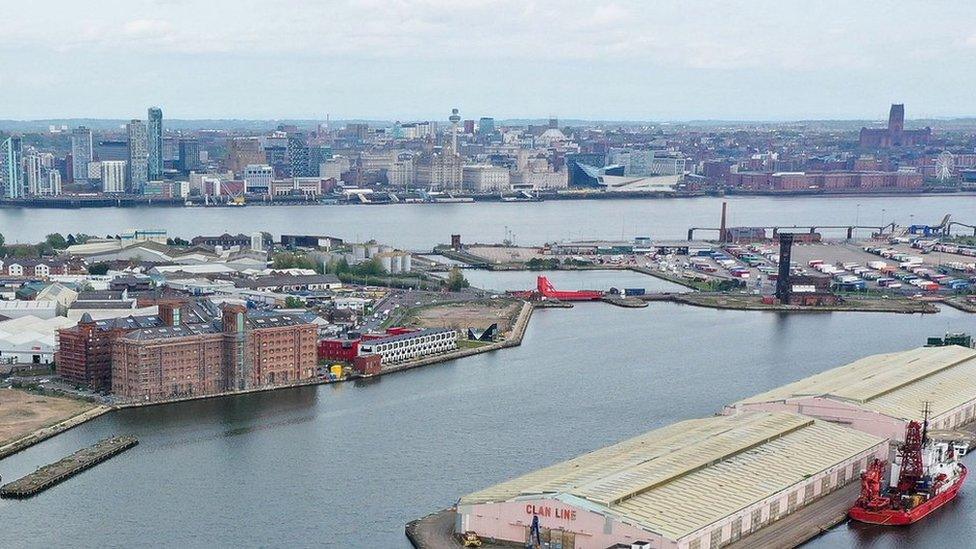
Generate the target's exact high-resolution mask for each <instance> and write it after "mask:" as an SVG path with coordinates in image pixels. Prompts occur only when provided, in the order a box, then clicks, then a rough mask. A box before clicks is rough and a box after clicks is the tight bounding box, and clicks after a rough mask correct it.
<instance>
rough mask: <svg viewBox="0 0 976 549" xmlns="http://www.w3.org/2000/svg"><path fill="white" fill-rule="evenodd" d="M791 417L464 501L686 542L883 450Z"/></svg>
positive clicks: (727, 420) (580, 466) (613, 457)
mask: <svg viewBox="0 0 976 549" xmlns="http://www.w3.org/2000/svg"><path fill="white" fill-rule="evenodd" d="M884 442H885V441H884V439H881V438H879V437H875V436H873V435H869V434H866V433H862V432H858V431H854V430H851V429H847V428H845V427H840V426H837V425H833V424H830V423H826V422H822V421H819V420H814V419H811V418H807V417H803V416H798V415H795V414H786V413H770V412H752V413H741V414H736V415H731V416H717V417H709V418H704V419H693V420H689V421H682V422H680V423H675V424H673V425H669V426H667V427H663V428H661V429H657V430H654V431H651V432H649V433H646V434H643V435H640V436H638V437H635V438H632V439H630V440H626V441H624V442H620V443H618V444H615V445H613V446H608V447H606V448H603V449H600V450H596V451H594V452H591V453H589V454H586V455H583V456H580V457H578V458H575V459H571V460H569V461H565V462H563V463H559V464H556V465H553V466H551V467H547V468H545V469H541V470H539V471H536V472H534V473H529V474H527V475H525V476H522V477H519V478H516V479H514V480H510V481H508V482H503V483H502V484H498V485H496V486H493V487H491V488H488V489H485V490H482V491H480V492H475V493H474V494H470V495H468V496H465V497H463V498H461V502H460V503H461V504H462V505H469V504H477V503H490V502H501V501H507V500H512V499H537V498H539V497H546V498H555V499H561V500H564V501H567V502H568V503H572V504H576V505H582V506H584V507H589V508H591V509H593V510H595V511H596V512H599V513H602V514H605V515H610V516H615V517H617V518H619V519H620V520H623V521H626V522H630V523H633V524H636V525H638V526H640V527H642V528H646V529H648V530H650V531H653V532H657V533H660V534H662V535H663V536H665V537H667V538H668V539H671V540H679V539H681V538H682V537H684V536H687V535H688V534H691V533H693V532H696V531H698V530H700V529H702V528H704V527H706V526H708V525H710V524H712V523H714V522H716V521H718V520H721V519H722V518H724V517H726V516H728V515H729V514H731V513H734V512H736V511H738V510H740V509H743V508H745V507H747V506H749V505H751V504H753V503H756V502H759V501H761V500H763V499H765V498H768V497H770V496H772V495H774V494H776V493H778V492H781V491H783V490H786V489H788V488H790V487H791V486H794V485H796V484H797V483H800V482H803V481H804V480H805V479H807V478H808V477H809V476H810V475H814V474H816V473H819V472H821V471H825V470H828V469H830V468H832V467H834V466H835V465H837V464H838V463H840V462H842V461H844V460H846V459H849V458H851V457H853V456H856V455H858V454H860V453H862V452H865V451H867V450H870V449H871V448H873V447H875V446H877V445H879V444H883V443H884Z"/></svg>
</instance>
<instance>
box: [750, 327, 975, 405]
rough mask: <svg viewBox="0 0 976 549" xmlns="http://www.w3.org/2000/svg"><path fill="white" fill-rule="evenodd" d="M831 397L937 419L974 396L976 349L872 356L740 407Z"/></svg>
mask: <svg viewBox="0 0 976 549" xmlns="http://www.w3.org/2000/svg"><path fill="white" fill-rule="evenodd" d="M809 396H829V397H831V398H835V399H837V400H842V401H845V402H851V403H854V404H856V405H858V406H859V407H861V408H864V409H866V410H871V411H875V412H878V413H881V414H885V415H888V416H891V417H896V418H901V419H922V417H921V416H922V408H923V406H924V403H925V402H928V403H929V408H930V410H931V413H932V417H937V416H939V415H940V414H943V413H945V412H947V411H949V410H951V409H953V408H955V407H957V406H960V405H962V404H965V403H966V402H968V401H970V400H973V398H974V396H976V350H974V349H968V348H966V347H960V346H957V345H950V346H946V347H919V348H917V349H912V350H910V351H904V352H900V353H887V354H881V355H872V356H869V357H865V358H862V359H860V360H857V361H854V362H852V363H850V364H847V365H846V366H841V367H839V368H834V369H832V370H827V371H826V372H822V373H819V374H816V375H813V376H810V377H808V378H805V379H801V380H799V381H796V382H793V383H790V384H788V385H784V386H782V387H779V388H777V389H773V390H772V391H768V392H765V393H762V394H759V395H756V396H754V397H750V398H747V399H745V400H742V401H740V402H738V403H736V404H754V403H760V402H770V401H777V400H787V399H790V398H801V397H809Z"/></svg>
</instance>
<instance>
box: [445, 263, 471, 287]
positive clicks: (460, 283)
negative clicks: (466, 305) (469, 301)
mask: <svg viewBox="0 0 976 549" xmlns="http://www.w3.org/2000/svg"><path fill="white" fill-rule="evenodd" d="M446 285H447V289H448V290H451V291H452V292H459V291H461V290H463V289H465V288H467V287H468V286H470V285H471V284H470V283H469V282H468V279H466V278H464V274H463V273H462V272H461V269H459V268H457V267H454V268H452V269H451V272H450V274H448V275H447V282H446Z"/></svg>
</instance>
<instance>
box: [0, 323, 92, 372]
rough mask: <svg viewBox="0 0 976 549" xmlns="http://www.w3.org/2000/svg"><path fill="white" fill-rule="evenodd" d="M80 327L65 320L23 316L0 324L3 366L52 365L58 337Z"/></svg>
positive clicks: (0, 352)
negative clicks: (66, 331) (61, 330)
mask: <svg viewBox="0 0 976 549" xmlns="http://www.w3.org/2000/svg"><path fill="white" fill-rule="evenodd" d="M75 324H77V322H76V321H74V320H69V319H67V318H65V317H63V316H54V317H51V318H39V317H36V316H33V315H27V316H21V317H18V318H13V319H10V320H5V321H3V322H0V364H3V365H11V364H50V363H52V362H54V352H55V349H56V348H57V334H58V330H60V329H61V328H69V327H71V326H74V325H75Z"/></svg>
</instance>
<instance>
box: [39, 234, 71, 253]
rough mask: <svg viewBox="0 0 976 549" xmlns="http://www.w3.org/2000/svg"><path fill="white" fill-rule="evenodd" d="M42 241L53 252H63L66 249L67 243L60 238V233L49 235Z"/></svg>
mask: <svg viewBox="0 0 976 549" xmlns="http://www.w3.org/2000/svg"><path fill="white" fill-rule="evenodd" d="M44 240H45V242H47V243H48V244H50V245H51V247H52V248H54V249H55V250H63V249H65V248H67V247H68V241H67V240H65V239H64V237H63V236H61V233H51V234H49V235H47V237H46V238H45V239H44Z"/></svg>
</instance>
